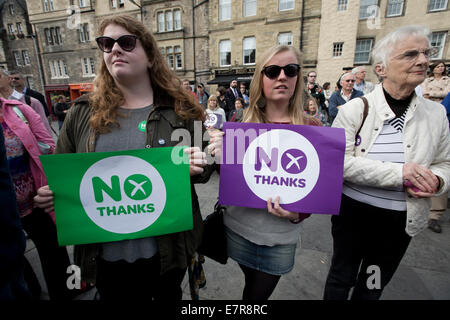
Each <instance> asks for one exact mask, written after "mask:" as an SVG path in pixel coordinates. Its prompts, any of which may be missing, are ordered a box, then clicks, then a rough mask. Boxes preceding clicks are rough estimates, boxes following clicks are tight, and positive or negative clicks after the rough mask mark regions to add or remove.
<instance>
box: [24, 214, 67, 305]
mask: <svg viewBox="0 0 450 320" xmlns="http://www.w3.org/2000/svg"><path fill="white" fill-rule="evenodd" d="M22 226H23V229H24V230H25V231H26V232H27V234H28V236H29V237H30V238H31V240H32V241H33V242H34V245H35V246H36V249H37V251H38V254H39V258H40V260H41V266H42V272H43V273H44V278H45V282H46V283H47V288H48V294H49V296H50V299H51V300H70V299H72V298H73V297H74V295H75V294H76V293H75V292H72V291H71V290H69V289H68V288H67V284H66V282H67V279H68V277H69V276H70V274H67V267H68V266H70V259H69V255H68V253H67V249H66V247H60V246H58V240H57V236H56V226H55V224H54V223H53V220H52V218H51V217H50V215H49V214H48V213H46V212H45V211H44V210H42V209H40V208H35V209H33V212H32V213H30V214H29V215H27V216H25V217H23V218H22ZM28 271H29V270H28ZM25 274H26V275H27V273H25ZM27 278H28V279H27ZM31 279H32V278H31ZM25 280H26V281H27V280H28V281H30V276H29V274H28V276H27V277H26V279H25Z"/></svg>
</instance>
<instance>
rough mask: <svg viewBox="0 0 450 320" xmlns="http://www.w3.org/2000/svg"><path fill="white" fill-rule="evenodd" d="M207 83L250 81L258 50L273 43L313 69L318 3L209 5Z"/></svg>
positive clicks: (216, 0)
mask: <svg viewBox="0 0 450 320" xmlns="http://www.w3.org/2000/svg"><path fill="white" fill-rule="evenodd" d="M209 8H210V10H209V13H210V17H209V20H210V30H209V35H210V37H209V50H210V65H211V73H212V79H211V81H210V82H209V83H210V84H216V85H224V86H226V87H227V86H228V85H229V82H230V81H231V80H232V79H237V80H238V81H239V82H246V83H249V82H250V81H251V79H252V74H253V72H254V70H255V63H256V62H257V61H258V53H262V52H264V51H265V50H267V49H269V48H270V47H272V46H275V45H277V44H281V43H283V44H288V45H292V46H294V47H297V48H300V49H301V50H302V52H303V58H304V63H303V66H304V69H303V72H304V73H305V74H306V73H307V71H308V70H312V69H314V68H315V67H316V63H317V48H318V42H319V25H320V24H319V22H320V17H321V13H320V10H321V1H317V0H315V1H312V0H277V1H270V2H269V1H261V0H260V1H256V0H251V1H247V0H241V1H222V0H212V1H210V5H209Z"/></svg>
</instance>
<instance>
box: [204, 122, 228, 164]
mask: <svg viewBox="0 0 450 320" xmlns="http://www.w3.org/2000/svg"><path fill="white" fill-rule="evenodd" d="M224 134H225V133H224V132H222V131H220V130H214V129H212V130H209V136H210V139H209V145H208V151H209V153H211V155H212V156H213V157H214V158H215V160H216V163H220V159H221V156H222V140H223V136H224Z"/></svg>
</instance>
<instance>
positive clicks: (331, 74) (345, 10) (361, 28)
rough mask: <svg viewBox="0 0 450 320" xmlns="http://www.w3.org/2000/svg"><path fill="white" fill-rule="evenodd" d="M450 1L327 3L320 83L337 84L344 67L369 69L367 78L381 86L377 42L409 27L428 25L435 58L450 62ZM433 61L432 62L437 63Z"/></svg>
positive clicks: (322, 26) (321, 40) (348, 0)
mask: <svg viewBox="0 0 450 320" xmlns="http://www.w3.org/2000/svg"><path fill="white" fill-rule="evenodd" d="M448 6H449V4H448V1H436V0H424V1H417V0H340V1H335V0H323V1H322V10H321V12H322V19H321V21H320V36H319V51H318V67H317V71H318V74H317V75H318V81H319V83H321V84H322V83H324V82H326V81H329V82H331V83H332V84H334V83H335V82H336V81H337V79H338V78H339V76H340V75H341V74H342V73H343V69H344V68H351V67H353V66H359V65H363V66H366V70H367V71H368V72H367V77H366V78H367V79H368V80H370V81H373V82H375V83H377V82H378V81H377V78H376V76H375V74H374V73H373V72H372V71H371V70H372V63H373V61H372V60H371V57H370V53H371V50H372V48H373V47H374V45H375V44H376V42H377V40H379V39H381V38H383V37H384V36H385V35H387V34H388V33H389V32H391V31H393V30H395V29H396V28H398V27H400V26H404V25H409V24H418V25H423V26H426V27H428V28H429V29H430V31H431V32H432V45H433V46H434V47H436V48H437V49H438V51H439V53H438V55H437V56H436V57H434V58H433V59H443V60H444V61H446V63H447V64H448V63H449V62H450V46H449V44H448V33H449V31H450V11H449V7H448ZM433 59H432V60H433Z"/></svg>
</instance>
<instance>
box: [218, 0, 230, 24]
mask: <svg viewBox="0 0 450 320" xmlns="http://www.w3.org/2000/svg"><path fill="white" fill-rule="evenodd" d="M230 19H231V0H219V21H224V20H230Z"/></svg>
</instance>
